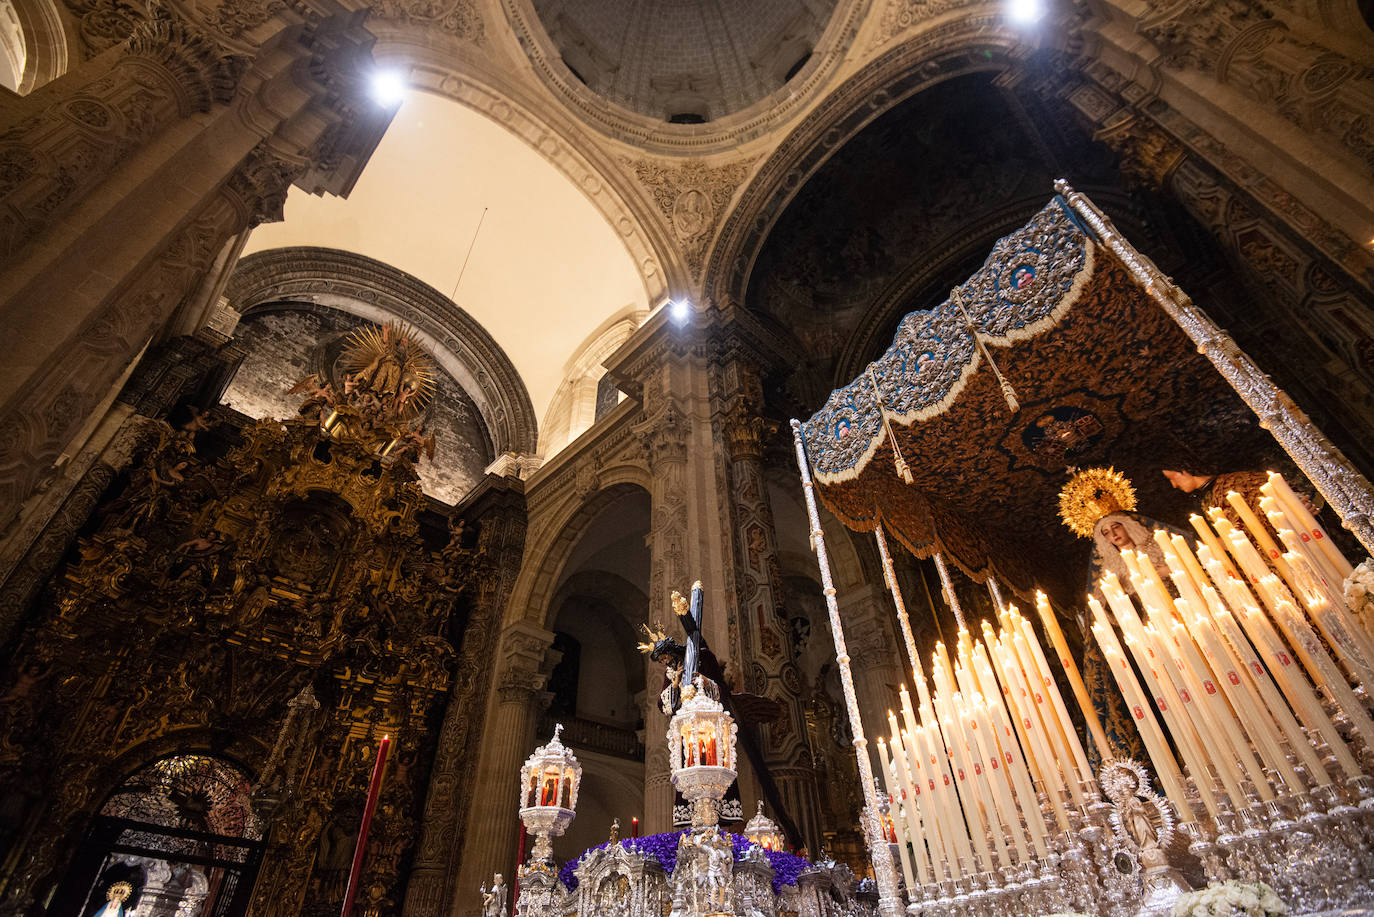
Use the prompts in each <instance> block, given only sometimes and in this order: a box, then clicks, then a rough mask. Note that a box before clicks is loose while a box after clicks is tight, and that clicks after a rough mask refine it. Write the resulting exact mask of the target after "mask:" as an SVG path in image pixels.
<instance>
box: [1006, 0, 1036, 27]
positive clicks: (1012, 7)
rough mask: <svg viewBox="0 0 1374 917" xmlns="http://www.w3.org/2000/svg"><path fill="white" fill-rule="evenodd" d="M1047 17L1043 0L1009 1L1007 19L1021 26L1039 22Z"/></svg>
mask: <svg viewBox="0 0 1374 917" xmlns="http://www.w3.org/2000/svg"><path fill="white" fill-rule="evenodd" d="M1044 15H1045V4H1044V3H1043V2H1042V0H1007V18H1009V19H1010V20H1011V21H1012V22H1016V23H1020V24H1021V25H1031V24H1033V23H1036V22H1039V21H1040V17H1042V16H1044Z"/></svg>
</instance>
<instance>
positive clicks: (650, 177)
mask: <svg viewBox="0 0 1374 917" xmlns="http://www.w3.org/2000/svg"><path fill="white" fill-rule="evenodd" d="M752 161H753V160H752V159H745V160H741V161H738V162H731V163H727V164H726V165H723V166H715V167H712V166H708V165H706V163H705V162H703V161H702V160H700V159H692V160H689V161H687V162H685V163H683V164H682V165H680V166H677V167H672V166H669V165H667V164H666V163H664V162H661V161H659V160H653V159H640V160H637V161H634V162H630V161H627V162H626V163H625V165H626V166H628V167H629V168H630V169H631V170H633V172H634V174H635V178H637V179H639V181H640V183H641V184H643V185H644V187H645V188H646V189H647V190H648V192H649V195H650V196H651V197H652V198H653V201H654V203H655V204H657V205H658V209H659V210H660V211H662V213H663V216H664V218H665V219H666V220H667V221H668V226H669V227H670V228H671V229H672V231H673V237H674V238H676V239H677V241H678V244H680V245H681V246H682V251H683V255H684V258H685V260H686V262H687V269H688V270H689V271H690V272H691V274H692V276H693V277H696V276H698V275H700V274H701V268H702V264H703V262H704V261H705V257H706V246H707V244H708V243H709V242H710V241H711V238H712V236H714V235H715V229H716V226H717V225H719V223H720V221H721V219H722V218H723V217H724V216H725V212H726V211H727V210H728V209H729V204H730V198H731V197H733V196H734V193H735V189H736V188H738V187H739V186H740V185H742V184H743V183H744V179H745V177H746V176H748V174H749V164H750V163H751V162H752Z"/></svg>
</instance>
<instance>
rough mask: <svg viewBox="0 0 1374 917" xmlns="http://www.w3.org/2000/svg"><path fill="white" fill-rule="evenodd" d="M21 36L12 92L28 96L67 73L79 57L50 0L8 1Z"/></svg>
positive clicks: (74, 41)
mask: <svg viewBox="0 0 1374 917" xmlns="http://www.w3.org/2000/svg"><path fill="white" fill-rule="evenodd" d="M12 2H13V6H14V12H15V15H16V16H17V17H18V19H19V26H20V28H21V29H22V30H23V37H24V69H23V71H22V72H21V73H20V74H19V81H18V83H19V85H18V86H17V87H16V89H15V91H16V92H18V93H19V94H20V95H28V94H29V93H30V92H32V91H33V90H35V89H37V88H38V87H40V86H46V85H47V84H48V83H50V82H52V81H53V80H55V79H57V78H58V77H59V76H61V75H62V74H64V73H66V72H67V67H68V66H69V61H71V60H79V59H80V53H79V52H78V51H77V48H78V47H79V46H78V45H77V43H76V40H75V38H74V37H73V36H72V34H70V33H69V32H68V31H67V29H66V28H65V27H64V26H63V23H62V14H61V13H60V12H59V11H58V5H57V4H56V3H54V2H53V0H12Z"/></svg>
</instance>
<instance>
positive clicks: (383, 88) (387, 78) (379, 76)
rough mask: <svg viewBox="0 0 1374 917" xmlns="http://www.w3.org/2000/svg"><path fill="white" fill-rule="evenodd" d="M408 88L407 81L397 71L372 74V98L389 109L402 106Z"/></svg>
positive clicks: (380, 71) (381, 71)
mask: <svg viewBox="0 0 1374 917" xmlns="http://www.w3.org/2000/svg"><path fill="white" fill-rule="evenodd" d="M407 88H409V87H407V86H406V81H405V80H404V79H403V78H402V77H401V74H400V73H398V72H397V71H395V70H378V71H377V72H375V73H374V74H372V98H373V100H374V101H375V102H376V103H377V104H378V105H384V106H386V107H388V108H389V107H391V106H393V105H399V104H401V101H402V100H403V99H404V98H405V96H406V89H407Z"/></svg>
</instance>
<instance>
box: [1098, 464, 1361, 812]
mask: <svg viewBox="0 0 1374 917" xmlns="http://www.w3.org/2000/svg"><path fill="white" fill-rule="evenodd" d="M1261 492H1262V494H1263V499H1262V502H1261V506H1260V509H1261V510H1262V511H1264V512H1265V514H1266V516H1267V518H1268V520H1269V523H1270V524H1271V525H1272V526H1273V527H1274V530H1275V532H1276V533H1277V534H1278V536H1279V539H1280V541H1282V542H1283V543H1284V545H1285V546H1286V547H1288V549H1289V550H1288V551H1286V552H1285V551H1280V550H1279V547H1278V544H1277V543H1276V542H1275V541H1274V539H1273V537H1272V536H1271V535H1270V534H1269V531H1268V530H1267V529H1266V527H1265V526H1264V524H1263V523H1262V522H1261V521H1260V519H1259V517H1258V515H1257V514H1256V513H1255V511H1254V508H1253V507H1251V506H1249V505H1248V504H1247V503H1246V502H1245V501H1244V499H1243V498H1242V497H1241V496H1240V495H1239V494H1236V493H1234V492H1232V493H1229V494H1228V495H1227V502H1228V503H1229V504H1230V505H1231V507H1232V508H1233V509H1234V510H1235V511H1236V514H1237V516H1238V518H1239V519H1240V520H1241V522H1242V524H1243V526H1244V527H1245V531H1242V530H1240V529H1238V528H1237V527H1236V526H1234V525H1232V524H1231V522H1230V521H1229V520H1228V519H1227V518H1226V516H1225V515H1224V514H1223V513H1222V512H1221V511H1220V510H1219V509H1215V508H1214V509H1213V510H1212V511H1211V512H1210V516H1211V519H1210V524H1209V523H1208V521H1207V520H1204V519H1203V518H1202V517H1201V516H1197V515H1194V516H1193V517H1192V518H1191V520H1190V521H1191V523H1192V525H1193V528H1194V529H1195V530H1196V532H1197V534H1198V539H1199V541H1198V546H1197V549H1196V551H1194V550H1193V548H1192V547H1191V546H1190V545H1189V544H1188V542H1187V541H1186V540H1185V539H1184V538H1183V537H1182V536H1180V535H1176V534H1175V535H1170V534H1169V533H1166V532H1163V531H1156V532H1155V533H1154V538H1155V542H1156V543H1157V544H1158V546H1159V548H1160V550H1161V551H1162V553H1163V557H1164V561H1165V564H1166V565H1167V567H1168V573H1167V576H1168V579H1169V581H1170V582H1171V583H1172V585H1173V587H1174V588H1173V592H1174V593H1176V597H1175V596H1174V595H1171V592H1170V590H1169V588H1168V586H1166V584H1165V579H1164V575H1162V574H1161V571H1159V570H1157V569H1156V568H1155V565H1154V563H1153V562H1152V561H1151V560H1150V558H1149V557H1148V556H1147V555H1146V554H1144V553H1136V552H1135V551H1130V550H1127V551H1123V552H1122V558H1123V560H1124V561H1125V564H1126V567H1127V570H1128V571H1129V574H1130V579H1131V585H1132V587H1133V588H1134V591H1135V593H1136V595H1137V597H1138V598H1139V600H1140V604H1141V607H1142V608H1143V609H1144V617H1143V618H1142V617H1141V616H1140V614H1139V613H1138V612H1137V610H1136V606H1135V604H1134V603H1133V602H1132V600H1131V599H1130V597H1129V596H1127V595H1126V593H1125V591H1124V590H1123V589H1122V586H1121V584H1120V582H1118V580H1117V579H1116V577H1115V576H1114V575H1111V574H1108V575H1107V576H1105V577H1103V578H1102V580H1101V581H1100V582H1099V586H1100V589H1101V592H1102V595H1103V596H1104V598H1105V599H1106V601H1107V604H1108V606H1109V607H1110V609H1111V611H1112V615H1113V617H1114V618H1115V625H1116V626H1115V627H1114V626H1113V621H1112V619H1111V618H1109V617H1108V615H1107V613H1106V611H1105V610H1104V609H1103V607H1102V605H1101V603H1100V602H1099V601H1098V600H1097V599H1096V598H1095V597H1089V599H1088V604H1089V608H1090V609H1091V611H1092V616H1093V623H1092V632H1093V635H1094V637H1095V638H1096V639H1097V641H1098V644H1099V646H1101V648H1102V652H1103V655H1104V656H1105V658H1106V660H1107V663H1108V667H1109V668H1110V669H1111V671H1112V673H1113V676H1114V677H1115V679H1116V683H1117V685H1118V687H1119V688H1120V690H1121V693H1122V695H1123V696H1124V697H1125V699H1126V702H1127V706H1128V707H1129V708H1130V710H1131V714H1132V717H1133V719H1134V721H1135V723H1136V725H1137V728H1138V729H1139V732H1140V734H1141V738H1142V739H1143V741H1144V744H1145V747H1146V751H1147V753H1148V754H1149V756H1150V760H1151V762H1152V763H1153V764H1154V767H1155V771H1156V773H1157V774H1158V776H1159V779H1160V783H1161V785H1162V786H1163V787H1164V790H1165V793H1166V795H1167V796H1168V798H1169V799H1170V801H1171V802H1172V803H1173V804H1174V806H1175V807H1176V808H1177V809H1178V810H1179V812H1180V813H1183V814H1184V817H1185V818H1187V817H1189V816H1190V815H1191V814H1192V808H1191V806H1190V805H1189V804H1188V794H1187V792H1186V783H1185V781H1184V776H1183V771H1182V769H1181V768H1180V766H1179V763H1178V761H1177V760H1176V759H1175V757H1174V755H1173V753H1172V751H1171V750H1170V746H1169V743H1168V742H1167V741H1166V739H1165V733H1164V730H1165V729H1167V731H1168V735H1169V736H1170V737H1172V739H1173V742H1174V746H1175V747H1176V748H1177V749H1178V751H1179V756H1180V757H1182V759H1183V764H1184V766H1185V767H1186V768H1187V771H1188V773H1189V774H1190V775H1191V776H1192V777H1193V782H1194V785H1195V786H1196V787H1197V790H1198V796H1199V798H1200V800H1201V802H1202V804H1203V806H1204V807H1205V808H1206V810H1207V812H1208V813H1209V814H1210V815H1211V816H1212V817H1213V818H1214V819H1215V818H1216V817H1217V816H1218V814H1219V813H1220V811H1221V809H1222V804H1223V797H1227V801H1229V802H1230V803H1231V804H1232V805H1233V806H1234V807H1235V808H1242V807H1244V806H1245V805H1247V804H1248V803H1249V801H1250V800H1249V796H1250V794H1249V793H1247V791H1246V787H1247V786H1248V787H1249V788H1251V790H1252V792H1253V794H1254V795H1255V796H1256V797H1257V798H1258V799H1259V800H1260V801H1266V802H1267V801H1271V800H1273V799H1275V798H1276V797H1277V796H1282V795H1286V794H1290V793H1302V792H1306V791H1307V790H1309V789H1311V788H1313V787H1315V786H1324V785H1328V784H1330V783H1331V782H1332V781H1331V777H1330V775H1329V774H1328V773H1327V770H1326V768H1325V766H1324V764H1323V761H1322V759H1321V756H1320V755H1319V754H1318V751H1317V748H1318V746H1319V745H1325V746H1327V747H1328V748H1329V750H1330V753H1331V755H1332V757H1333V758H1334V760H1335V762H1336V765H1337V767H1338V768H1339V770H1340V772H1341V775H1342V776H1343V777H1345V778H1351V777H1355V776H1358V775H1359V774H1360V768H1359V765H1358V763H1357V762H1356V759H1355V756H1354V753H1353V752H1352V750H1351V749H1350V748H1349V746H1348V745H1347V744H1346V742H1345V741H1344V740H1343V739H1342V738H1341V736H1340V735H1339V734H1337V732H1336V730H1335V729H1334V727H1333V726H1332V723H1331V720H1330V718H1329V717H1328V716H1327V714H1326V712H1325V710H1324V708H1323V705H1322V701H1321V698H1320V696H1319V694H1318V691H1319V690H1322V691H1325V692H1326V693H1327V694H1328V696H1330V697H1331V698H1332V699H1333V700H1334V701H1335V702H1336V704H1337V705H1338V706H1339V707H1340V709H1341V710H1342V711H1343V712H1344V713H1345V714H1346V716H1347V718H1348V719H1349V720H1350V722H1351V725H1352V727H1353V728H1354V730H1355V732H1356V733H1357V734H1358V735H1359V736H1360V738H1361V740H1362V741H1364V742H1365V744H1366V745H1368V746H1370V747H1374V720H1371V719H1370V717H1369V715H1368V713H1367V712H1366V710H1365V708H1364V707H1363V705H1362V704H1361V703H1360V701H1359V699H1358V698H1357V697H1356V695H1355V693H1354V691H1353V690H1352V689H1351V687H1350V679H1351V678H1354V679H1355V680H1356V681H1360V682H1366V681H1368V679H1367V678H1366V673H1367V672H1368V671H1369V663H1370V662H1371V661H1372V660H1374V644H1372V643H1371V641H1370V640H1369V635H1368V634H1366V633H1365V632H1364V631H1363V629H1362V628H1360V627H1359V625H1358V624H1357V623H1356V622H1355V620H1354V616H1353V615H1352V614H1351V613H1350V610H1349V609H1348V608H1347V607H1346V606H1345V602H1344V598H1343V596H1342V595H1341V593H1340V589H1339V586H1338V585H1337V584H1338V583H1339V582H1341V580H1343V574H1342V573H1341V570H1342V569H1344V570H1346V571H1347V574H1345V575H1348V570H1349V565H1348V563H1346V562H1345V559H1344V558H1343V557H1341V555H1340V553H1339V551H1337V550H1336V549H1335V548H1334V547H1333V546H1331V544H1330V539H1329V538H1328V537H1327V536H1326V533H1325V532H1324V531H1322V529H1321V527H1320V525H1319V524H1318V523H1317V522H1316V520H1315V519H1314V518H1313V517H1312V516H1311V514H1310V513H1309V512H1307V510H1306V507H1304V506H1303V505H1302V503H1301V502H1300V501H1299V500H1298V499H1297V497H1296V496H1295V495H1294V494H1293V492H1292V490H1291V489H1289V487H1288V485H1287V484H1286V483H1285V482H1284V481H1283V479H1282V477H1280V476H1279V475H1277V474H1271V475H1270V477H1269V480H1268V482H1267V483H1266V484H1265V485H1263V487H1262V489H1261ZM1261 552H1263V553H1261ZM1266 556H1267V557H1268V562H1266V560H1265V558H1266ZM1309 616H1310V621H1312V622H1316V624H1317V626H1318V629H1320V630H1321V631H1322V635H1323V636H1324V637H1325V638H1326V641H1327V643H1326V646H1330V647H1331V648H1332V650H1333V651H1334V652H1335V653H1336V658H1333V657H1332V655H1331V654H1330V653H1329V652H1328V651H1327V649H1326V646H1324V645H1323V644H1322V641H1321V640H1319V639H1318V637H1317V634H1316V633H1315V632H1314V631H1313V629H1312V625H1311V623H1310V622H1309ZM1118 628H1119V630H1120V635H1121V637H1120V640H1118V637H1117V629H1118ZM1285 636H1286V638H1287V639H1285ZM1123 643H1124V648H1123ZM1128 652H1129V653H1130V656H1131V658H1133V659H1134V661H1135V664H1136V669H1138V670H1139V672H1140V674H1141V676H1142V677H1143V678H1144V682H1145V683H1144V684H1142V683H1141V680H1140V678H1137V676H1136V671H1135V670H1133V669H1132V667H1131V665H1130V663H1129V662H1128V660H1127V653H1128ZM1266 663H1267V664H1266ZM1157 715H1158V718H1157ZM1159 718H1162V719H1163V728H1161V725H1160V722H1159ZM1299 765H1300V766H1301V770H1302V772H1303V773H1305V775H1306V776H1305V779H1304V777H1303V776H1300V773H1299Z"/></svg>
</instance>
